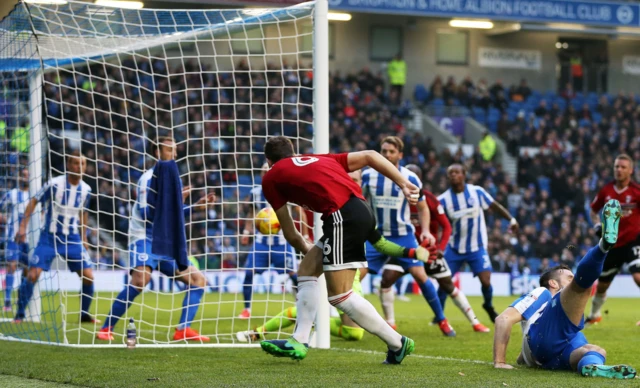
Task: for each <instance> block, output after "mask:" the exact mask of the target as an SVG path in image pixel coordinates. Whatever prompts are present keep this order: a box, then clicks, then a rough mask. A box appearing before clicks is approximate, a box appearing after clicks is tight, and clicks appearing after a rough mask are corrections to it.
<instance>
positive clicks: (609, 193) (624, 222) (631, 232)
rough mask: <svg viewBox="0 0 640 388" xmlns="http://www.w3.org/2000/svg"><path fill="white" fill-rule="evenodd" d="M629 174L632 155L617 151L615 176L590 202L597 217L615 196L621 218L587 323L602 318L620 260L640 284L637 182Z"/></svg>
mask: <svg viewBox="0 0 640 388" xmlns="http://www.w3.org/2000/svg"><path fill="white" fill-rule="evenodd" d="M632 175H633V159H631V157H630V156H629V155H627V154H621V155H618V156H617V157H616V159H615V162H614V164H613V178H614V180H613V181H612V182H609V183H607V184H606V185H605V186H604V187H602V189H600V192H598V195H596V197H595V198H594V199H593V202H591V219H592V220H599V219H600V218H599V216H598V213H599V212H600V210H602V207H603V206H604V204H605V203H606V202H607V201H608V200H610V199H617V200H618V201H619V202H620V206H622V218H621V219H620V235H619V236H618V242H617V243H616V245H615V246H614V247H613V249H611V250H610V251H609V254H608V255H607V258H606V259H605V261H604V267H603V269H602V275H600V278H599V279H598V288H597V291H596V295H595V296H594V297H593V300H592V301H591V314H590V315H589V317H587V320H586V321H585V323H588V324H595V323H598V322H600V321H602V314H601V313H600V310H601V309H602V305H603V304H604V302H605V300H606V298H607V290H608V289H609V286H610V285H611V282H612V281H613V278H614V277H615V276H616V274H617V273H618V272H619V271H620V268H622V265H623V264H625V263H628V264H629V272H631V274H632V275H633V280H634V281H635V282H636V284H637V285H638V286H639V287H640V209H638V205H639V204H640V185H639V184H637V183H636V182H634V181H632V180H631V176H632ZM599 229H600V224H597V225H596V230H599ZM639 324H640V322H639Z"/></svg>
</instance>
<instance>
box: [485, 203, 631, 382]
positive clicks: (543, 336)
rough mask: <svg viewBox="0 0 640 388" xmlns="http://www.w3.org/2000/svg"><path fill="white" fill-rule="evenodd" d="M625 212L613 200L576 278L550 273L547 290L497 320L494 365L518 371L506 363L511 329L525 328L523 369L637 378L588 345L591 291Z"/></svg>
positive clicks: (562, 270) (559, 270) (544, 283)
mask: <svg viewBox="0 0 640 388" xmlns="http://www.w3.org/2000/svg"><path fill="white" fill-rule="evenodd" d="M621 213H622V209H621V207H620V202H618V201H617V200H615V199H613V200H610V201H608V202H607V203H606V205H605V206H604V209H603V211H602V214H601V216H600V219H601V222H602V238H601V239H600V242H599V243H598V245H597V246H595V247H593V248H591V250H589V252H587V254H586V255H585V256H584V257H583V258H582V260H581V261H580V263H578V268H577V270H576V274H575V276H574V275H573V274H572V273H571V270H570V269H569V268H568V267H566V266H558V267H554V268H551V269H549V270H547V271H546V272H545V273H543V274H542V276H541V277H540V285H541V287H539V288H536V289H535V290H533V291H532V292H530V293H529V294H528V295H525V296H523V297H521V298H519V299H518V300H516V301H515V302H514V303H513V304H511V306H510V307H507V309H506V310H505V311H504V312H503V313H502V314H500V315H499V316H498V318H497V319H496V327H495V330H496V331H495V336H494V343H493V362H494V366H495V367H496V368H503V369H513V366H511V365H509V364H507V363H506V354H507V345H508V343H509V337H510V336H511V329H512V327H513V325H514V324H516V323H517V322H521V323H522V332H523V340H522V351H521V352H520V355H519V356H518V360H517V362H518V363H519V364H526V365H528V366H532V367H540V368H543V369H550V370H556V369H560V370H576V371H578V373H580V374H581V375H583V376H601V377H608V378H617V379H632V378H634V377H635V375H636V371H635V369H633V368H631V367H629V366H626V365H615V366H609V365H605V356H606V352H605V351H604V349H602V348H601V347H599V346H596V345H591V344H589V343H588V342H587V339H586V338H585V336H584V334H582V332H581V330H582V329H583V328H584V309H585V306H586V305H587V301H588V300H589V295H590V292H591V287H592V286H593V283H594V282H595V281H596V279H598V277H599V276H600V274H601V273H602V267H603V264H604V260H605V257H606V256H607V252H608V251H609V250H610V249H611V248H612V247H613V246H614V245H615V244H616V241H617V239H618V223H619V222H620V215H621Z"/></svg>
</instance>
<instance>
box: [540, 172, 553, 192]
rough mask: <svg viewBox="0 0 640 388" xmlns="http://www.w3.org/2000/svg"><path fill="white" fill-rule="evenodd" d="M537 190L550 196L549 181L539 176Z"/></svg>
mask: <svg viewBox="0 0 640 388" xmlns="http://www.w3.org/2000/svg"><path fill="white" fill-rule="evenodd" d="M538 189H539V190H544V191H546V192H548V193H549V194H551V179H549V178H547V177H546V176H539V177H538Z"/></svg>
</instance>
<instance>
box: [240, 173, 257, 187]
mask: <svg viewBox="0 0 640 388" xmlns="http://www.w3.org/2000/svg"><path fill="white" fill-rule="evenodd" d="M238 184H240V185H253V177H252V176H251V175H238Z"/></svg>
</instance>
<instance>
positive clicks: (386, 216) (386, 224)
mask: <svg viewBox="0 0 640 388" xmlns="http://www.w3.org/2000/svg"><path fill="white" fill-rule="evenodd" d="M400 173H401V174H402V175H403V176H404V177H405V178H407V179H408V180H409V181H410V182H411V183H413V184H414V185H416V186H418V187H419V188H420V190H422V182H421V181H420V179H418V176H417V175H416V174H414V173H413V172H411V171H410V170H408V169H406V168H404V167H402V166H401V167H400ZM362 195H364V197H365V198H366V199H367V200H368V201H369V203H370V204H371V207H372V208H373V210H374V213H375V215H376V221H377V223H378V230H380V232H381V233H382V235H383V236H386V237H400V236H407V235H413V234H414V233H415V228H414V226H413V224H412V223H411V209H410V208H409V202H408V201H407V199H406V198H405V196H404V193H403V192H402V189H401V188H400V187H399V186H398V185H396V184H395V183H394V182H393V181H392V180H391V179H389V178H387V177H385V176H384V175H382V174H380V173H379V172H378V171H376V170H374V169H373V168H369V169H367V170H365V171H364V172H363V173H362ZM424 200H425V199H424V197H422V198H420V201H424Z"/></svg>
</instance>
